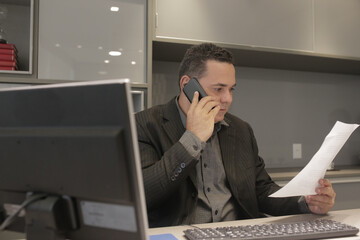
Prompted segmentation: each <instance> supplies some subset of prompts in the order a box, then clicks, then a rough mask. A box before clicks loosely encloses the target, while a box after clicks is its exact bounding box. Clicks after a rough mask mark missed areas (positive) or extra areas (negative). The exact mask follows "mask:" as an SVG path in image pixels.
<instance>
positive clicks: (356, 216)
mask: <svg viewBox="0 0 360 240" xmlns="http://www.w3.org/2000/svg"><path fill="white" fill-rule="evenodd" d="M319 218H326V219H332V220H335V221H340V222H343V223H346V224H350V225H352V226H355V227H357V228H360V208H358V209H350V210H340V211H332V212H330V213H329V214H327V215H324V216H319V215H313V214H302V215H290V216H282V217H269V218H257V219H250V220H241V221H231V222H221V223H208V224H196V225H195V226H197V227H215V226H216V227H223V226H233V225H253V224H262V223H286V222H296V221H302V220H312V219H319ZM188 228H191V226H188V225H186V226H176V227H163V228H150V229H149V230H148V233H149V235H156V234H166V233H171V234H173V235H174V236H175V237H176V238H177V239H178V240H187V239H186V238H185V236H184V234H183V231H184V230H185V229H188ZM0 239H1V240H19V239H24V234H19V233H12V232H0ZM332 239H334V238H332ZM337 239H344V240H348V239H360V234H359V233H358V235H357V236H354V237H347V238H337Z"/></svg>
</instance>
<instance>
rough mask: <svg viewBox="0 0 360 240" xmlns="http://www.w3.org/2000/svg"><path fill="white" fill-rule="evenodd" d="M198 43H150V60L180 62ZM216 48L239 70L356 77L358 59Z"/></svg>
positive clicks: (358, 64) (239, 48) (276, 51)
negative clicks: (230, 56)
mask: <svg viewBox="0 0 360 240" xmlns="http://www.w3.org/2000/svg"><path fill="white" fill-rule="evenodd" d="M200 43H201V42H200V41H192V40H178V39H161V38H156V39H155V40H154V41H153V60H156V61H170V62H180V61H181V59H182V57H183V56H184V54H185V51H186V49H188V48H189V47H190V46H192V45H194V44H200ZM217 45H219V46H222V47H224V48H226V49H228V50H230V51H231V52H232V53H233V55H234V58H235V66H239V67H254V68H272V69H282V70H293V71H310V72H322V73H338V74H354V75H360V59H358V58H350V57H339V56H331V55H324V54H316V53H312V52H305V51H304V52H303V51H292V50H284V49H270V48H262V47H252V46H243V45H229V44H223V43H217Z"/></svg>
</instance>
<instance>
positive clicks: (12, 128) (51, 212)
mask: <svg viewBox="0 0 360 240" xmlns="http://www.w3.org/2000/svg"><path fill="white" fill-rule="evenodd" d="M129 84H130V83H129V81H128V80H105V81H93V82H79V83H65V84H51V85H42V86H33V87H23V88H11V89H6V90H4V89H2V90H0V205H2V206H4V209H5V210H6V212H7V214H11V213H10V212H11V211H12V209H14V208H15V209H16V208H19V204H21V203H24V204H25V205H26V204H27V206H26V207H25V226H26V227H25V230H24V229H20V231H21V230H22V231H25V232H26V235H27V239H29V240H32V239H36V240H41V239H47V240H48V239H73V240H78V239H86V240H89V239H126V240H132V239H134V240H135V239H141V240H143V239H147V215H146V209H145V208H146V206H145V197H144V190H143V182H142V174H141V166H140V160H139V158H140V155H139V151H138V143H137V135H136V127H135V121H134V116H133V106H132V98H131V93H130V86H129ZM15 225H16V224H15ZM9 228H10V229H11V225H10V226H9Z"/></svg>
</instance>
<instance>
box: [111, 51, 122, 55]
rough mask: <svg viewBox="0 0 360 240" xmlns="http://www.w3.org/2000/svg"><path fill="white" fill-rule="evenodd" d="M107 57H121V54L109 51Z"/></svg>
mask: <svg viewBox="0 0 360 240" xmlns="http://www.w3.org/2000/svg"><path fill="white" fill-rule="evenodd" d="M109 55H110V56H120V55H121V52H119V51H110V52H109Z"/></svg>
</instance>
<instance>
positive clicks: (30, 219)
mask: <svg viewBox="0 0 360 240" xmlns="http://www.w3.org/2000/svg"><path fill="white" fill-rule="evenodd" d="M25 221H26V238H27V240H65V239H67V238H66V233H67V232H68V231H69V230H75V229H76V228H77V222H76V219H75V211H74V203H73V201H72V200H71V198H69V197H67V196H47V197H45V198H42V199H39V200H37V201H35V202H33V203H30V204H29V205H28V206H27V207H26V218H25Z"/></svg>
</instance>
